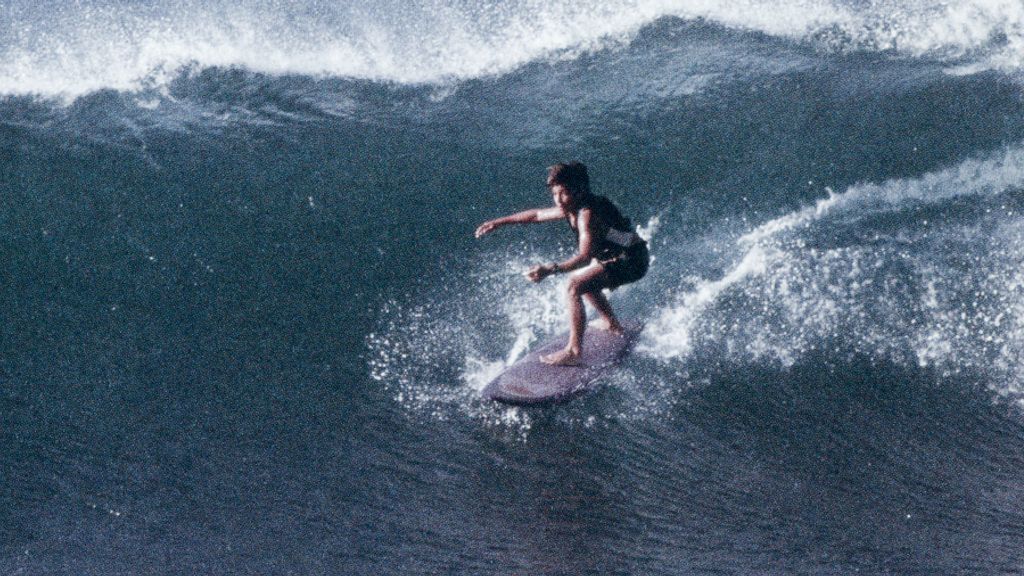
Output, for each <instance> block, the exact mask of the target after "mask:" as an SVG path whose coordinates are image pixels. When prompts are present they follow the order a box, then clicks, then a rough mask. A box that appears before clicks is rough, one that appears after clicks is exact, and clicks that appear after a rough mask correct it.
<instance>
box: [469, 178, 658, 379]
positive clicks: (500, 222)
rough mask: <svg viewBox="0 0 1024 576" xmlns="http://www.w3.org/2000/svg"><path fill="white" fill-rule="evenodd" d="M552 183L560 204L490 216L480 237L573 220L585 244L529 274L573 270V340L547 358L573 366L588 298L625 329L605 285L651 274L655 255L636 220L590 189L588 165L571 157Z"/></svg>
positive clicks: (538, 277) (607, 320)
mask: <svg viewBox="0 0 1024 576" xmlns="http://www.w3.org/2000/svg"><path fill="white" fill-rule="evenodd" d="M547 186H548V188H549V189H550V190H551V196H552V200H553V201H554V204H555V205H554V206H552V207H548V208H535V209H531V210H525V211H522V212H517V213H515V214H510V215H508V216H503V217H501V218H496V219H494V220H488V221H487V222H484V223H483V224H481V225H480V226H479V227H478V228H477V229H476V237H477V238H479V237H481V236H483V235H484V234H487V233H489V232H491V231H492V230H494V229H496V228H498V227H501V226H505V225H507V224H529V223H533V222H550V221H554V220H567V221H568V223H569V227H570V228H572V230H573V232H574V233H575V234H576V237H577V240H578V243H579V246H578V249H577V252H576V254H575V255H574V256H572V257H571V258H569V259H568V260H565V261H562V262H552V263H550V264H538V265H537V266H534V267H533V268H531V269H530V270H529V271H528V272H527V273H526V276H527V278H529V279H530V280H531V281H533V282H540V281H542V280H544V279H545V278H547V277H548V276H551V275H553V274H559V273H563V272H566V273H568V272H572V273H573V274H572V276H571V277H570V278H569V283H568V285H567V287H566V303H567V306H568V311H569V341H568V343H567V344H566V346H565V348H564V349H562V350H560V351H558V352H555V353H553V354H548V355H546V356H543V357H542V358H541V359H542V360H543V361H544V362H546V363H548V364H555V365H559V366H573V365H576V364H578V363H579V361H580V354H581V350H582V346H583V335H584V331H585V330H586V312H585V310H584V307H583V300H584V299H586V300H587V302H589V303H590V304H591V305H592V306H593V307H594V309H595V310H597V313H598V315H599V316H600V317H601V324H602V325H601V327H602V328H603V329H606V330H610V331H612V332H615V333H622V331H623V327H622V325H621V324H620V323H619V321H618V319H617V318H616V317H615V313H614V312H613V311H612V307H611V303H609V302H608V298H607V297H606V296H605V295H604V294H603V292H602V290H603V289H605V288H608V289H611V290H614V289H615V288H617V287H619V286H622V285H623V284H628V283H630V282H636V281H637V280H639V279H640V278H642V277H643V276H644V275H645V274H646V273H647V267H648V264H649V263H650V256H649V255H648V251H647V243H646V242H645V241H644V240H643V239H642V238H640V236H639V235H637V234H636V232H634V231H633V230H632V228H633V226H632V223H631V222H630V220H629V219H628V218H626V217H624V216H623V215H622V213H621V212H620V211H619V209H618V208H617V207H616V206H615V204H613V203H612V202H611V201H610V200H608V199H607V198H605V197H603V196H599V195H597V194H593V193H592V192H591V191H590V176H589V174H588V173H587V167H586V166H585V165H583V164H582V163H580V162H569V163H567V164H561V163H560V164H555V165H554V166H551V167H550V168H548V178H547Z"/></svg>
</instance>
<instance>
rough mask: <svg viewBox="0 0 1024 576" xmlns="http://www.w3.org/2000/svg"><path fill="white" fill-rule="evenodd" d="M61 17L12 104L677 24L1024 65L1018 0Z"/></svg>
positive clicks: (1023, 10)
mask: <svg viewBox="0 0 1024 576" xmlns="http://www.w3.org/2000/svg"><path fill="white" fill-rule="evenodd" d="M57 8H58V7H55V6H46V5H38V4H32V3H29V2H27V1H26V0H16V1H15V2H14V3H12V4H11V5H10V6H8V8H7V14H8V17H9V18H10V20H11V22H10V24H11V25H10V27H9V32H8V33H6V34H5V35H4V36H0V94H6V95H11V94H37V95H43V96H47V97H64V98H73V97H76V96H80V95H83V94H86V93H89V92H93V91H96V90H100V89H115V90H138V89H142V88H147V87H153V86H157V87H159V86H161V85H163V84H164V83H166V82H167V81H168V80H169V79H173V78H174V77H176V76H177V75H178V74H179V73H180V72H181V71H182V70H185V69H190V68H193V67H198V68H200V69H202V68H205V67H240V68H245V69H249V70H253V71H256V72H261V73H270V74H304V75H328V76H337V77H352V78H360V79H370V80H378V81H389V82H400V83H438V82H446V81H451V80H459V79H466V78H474V77H480V76H486V75H493V74H501V73H504V72H507V71H510V70H514V69H516V68H517V67H519V66H521V65H523V64H525V63H528V62H531V61H535V60H538V59H544V58H551V57H554V56H559V57H572V56H574V55H576V54H580V53H583V52H586V51H588V50H593V49H597V48H601V47H605V46H608V45H610V44H613V45H614V44H621V43H623V42H627V41H628V40H629V39H630V38H631V37H632V35H634V34H635V33H636V32H637V31H638V30H640V29H641V28H642V27H643V26H645V25H647V24H649V23H651V22H653V21H655V20H657V19H659V18H662V17H666V16H669V17H677V18H681V19H684V20H704V21H707V22H711V23H714V24H716V25H720V26H724V27H728V28H735V29H739V30H750V31H757V32H764V33H767V34H770V35H773V36H779V37H784V38H788V39H793V40H796V41H798V42H805V41H809V42H811V43H813V44H816V45H819V46H822V47H824V48H826V49H840V50H846V49H867V50H897V51H899V52H901V53H905V54H909V55H911V56H920V55H938V56H940V57H953V58H960V57H962V56H964V55H967V54H973V53H975V52H977V51H979V50H980V51H983V52H984V51H988V52H989V53H987V54H983V55H982V56H984V57H985V58H989V59H994V60H996V61H998V62H997V64H994V65H998V66H999V67H1002V68H1009V69H1018V68H1019V67H1020V66H1021V62H1022V60H1024V5H1022V4H1020V3H1019V2H1017V1H1016V0H969V1H965V2H958V3H955V4H954V3H946V2H934V1H924V0H918V1H914V2H909V3H907V2H887V1H873V2H870V3H867V5H866V6H865V5H864V3H855V2H849V1H839V0H833V1H831V2H817V1H810V0H743V1H740V2H721V1H711V0H674V1H673V0H613V1H602V2H598V1H595V0H577V1H574V2H561V3H555V4H552V3H547V2H539V1H537V0H517V1H513V2H485V1H467V0H419V1H417V2H413V3H406V2H393V1H385V2H378V3H374V4H372V5H367V6H364V5H360V4H357V3H356V4H345V5H339V4H336V3H330V2H325V1H322V0H305V1H303V2H299V3H294V4H292V3H282V2H278V1H276V0H258V1H255V2H249V3H246V4H245V5H244V6H243V7H239V6H238V5H236V4H234V3H227V2H224V3H219V2H213V3H198V2H195V1H194V0H173V1H168V2H163V3H152V4H143V5H133V6H125V5H123V4H121V3H119V2H106V1H102V0H97V1H95V2H90V3H75V4H74V5H71V6H59V9H57ZM55 9H56V13H54V10H55Z"/></svg>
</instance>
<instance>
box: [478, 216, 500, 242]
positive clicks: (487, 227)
mask: <svg viewBox="0 0 1024 576" xmlns="http://www.w3.org/2000/svg"><path fill="white" fill-rule="evenodd" d="M497 227H498V223H497V222H495V221H494V220H488V221H487V222H484V223H483V224H481V225H480V226H479V227H478V228H477V229H476V234H475V236H476V237H477V238H479V237H481V236H483V235H484V234H487V233H488V232H490V231H491V230H494V229H495V228H497Z"/></svg>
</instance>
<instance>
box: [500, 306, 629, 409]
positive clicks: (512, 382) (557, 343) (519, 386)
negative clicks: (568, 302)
mask: <svg viewBox="0 0 1024 576" xmlns="http://www.w3.org/2000/svg"><path fill="white" fill-rule="evenodd" d="M622 325H623V327H624V328H625V329H626V331H625V333H624V334H622V335H618V334H612V333H611V332H608V331H606V330H598V329H596V328H588V329H587V331H586V333H585V334H584V336H583V350H582V353H581V354H580V360H581V363H580V365H579V366H551V365H550V364H545V363H544V362H541V360H540V357H541V356H543V355H545V354H551V353H552V352H557V351H558V350H560V349H562V348H564V347H565V343H566V342H567V341H568V339H569V333H568V332H566V333H564V334H559V335H558V336H556V337H554V338H552V339H551V340H548V341H546V342H544V343H543V344H541V345H540V346H539V347H538V348H537V349H535V350H533V351H531V352H530V353H529V354H527V355H526V356H524V357H523V358H522V359H520V360H519V361H518V362H516V363H514V364H512V365H511V366H509V367H508V368H506V369H505V371H504V372H502V373H501V374H500V375H498V377H497V378H495V379H494V380H492V381H491V382H490V384H488V385H487V386H486V387H484V389H483V391H482V392H481V394H483V396H484V398H489V399H491V400H497V401H498V402H504V403H505V404H518V405H527V404H547V403H555V402H563V401H565V400H568V399H570V398H572V397H574V396H576V395H577V394H580V393H582V392H584V391H586V390H587V389H588V388H590V387H591V386H592V385H593V384H594V381H595V380H597V378H598V377H599V376H601V375H602V374H603V373H604V372H606V371H607V370H608V369H610V368H612V367H613V366H615V365H616V364H618V362H619V361H620V360H621V359H622V357H623V356H625V355H626V354H627V353H628V352H629V350H630V349H631V348H632V346H633V343H635V342H636V339H637V336H639V335H640V331H641V330H642V329H643V324H642V323H640V322H623V324H622Z"/></svg>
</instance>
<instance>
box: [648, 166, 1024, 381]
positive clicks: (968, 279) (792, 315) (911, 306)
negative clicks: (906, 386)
mask: <svg viewBox="0 0 1024 576" xmlns="http://www.w3.org/2000/svg"><path fill="white" fill-rule="evenodd" d="M1022 188H1024V148H1020V147H1017V148H1012V149H1007V150H1004V151H1003V152H1001V153H998V154H994V155H992V156H991V157H989V158H984V159H974V160H967V161H964V162H962V163H960V164H959V165H957V166H954V167H951V168H948V169H945V170H939V171H936V172H933V173H930V174H927V175H924V176H922V177H920V178H913V179H901V180H892V181H888V182H884V183H881V184H861V185H856V186H852V187H851V188H849V189H848V190H847V191H845V192H843V193H841V194H834V193H830V194H829V196H828V197H827V198H824V199H822V200H821V201H819V202H818V203H816V204H815V205H813V206H809V207H807V208H805V209H803V210H799V211H796V212H793V213H790V214H786V215H784V216H782V217H779V218H777V219H774V220H771V221H768V222H766V223H764V224H762V225H761V226H759V227H757V228H756V229H754V230H752V231H751V232H750V233H748V234H746V235H745V236H743V237H741V238H740V239H739V240H738V241H737V243H736V245H735V248H736V249H737V251H738V254H739V255H740V257H739V258H738V263H737V264H735V265H734V266H733V267H732V268H731V269H730V270H729V271H727V272H726V273H725V274H724V275H723V277H722V278H720V279H718V280H711V281H697V282H687V284H690V285H691V286H692V288H689V289H687V290H686V291H684V292H683V293H682V294H681V295H680V296H678V297H676V298H674V299H673V301H672V302H671V303H670V304H668V305H666V306H663V307H662V308H661V309H660V310H659V311H658V313H657V314H656V315H655V318H654V320H653V321H652V322H650V323H649V324H648V329H647V331H646V334H645V340H644V342H643V343H642V345H641V346H640V350H641V351H642V352H644V353H646V354H648V355H650V356H652V357H654V358H657V359H660V360H662V361H665V362H679V361H682V362H684V363H685V362H686V361H687V360H688V359H690V358H691V357H693V356H694V355H695V354H696V353H698V351H700V352H701V353H704V354H712V355H720V357H724V358H729V359H732V360H734V361H738V362H747V361H752V360H759V359H766V358H768V359H771V360H773V361H777V362H780V363H781V364H783V365H792V364H793V363H794V362H796V361H798V360H799V359H800V358H802V357H804V356H805V355H806V354H807V353H808V352H810V351H813V350H820V349H821V348H822V347H823V346H829V345H831V343H835V342H841V343H843V345H844V346H846V347H847V349H848V350H851V349H852V350H856V351H859V352H862V353H865V354H870V355H874V356H881V357H885V358H890V359H897V360H899V361H906V362H910V363H913V364H916V365H919V366H926V367H937V368H938V369H941V370H950V371H962V370H976V371H979V372H984V373H986V374H989V375H990V376H991V377H992V382H997V383H998V386H997V387H998V388H999V389H1000V390H1002V391H1004V392H1008V393H1012V392H1013V390H1014V388H1015V387H1016V388H1018V389H1019V385H1015V384H1014V382H1017V383H1018V384H1019V381H1020V376H1021V375H1022V374H1024V362H1022V359H1024V296H1022V292H1021V290H1020V286H1021V285H1024V272H1022V270H1024V223H1022V222H1021V221H1020V219H1019V216H1018V215H1016V214H1014V213H1013V210H1012V208H1010V207H1007V206H1005V200H1004V198H1005V195H1006V194H1010V193H1016V192H1017V191H1020V190H1021V189H1022ZM964 196H966V197H972V201H971V204H972V206H974V208H975V211H976V212H977V213H976V214H975V215H974V216H972V217H970V218H965V219H960V218H949V217H946V218H943V219H942V220H941V221H939V222H931V223H928V222H926V220H925V218H924V217H914V216H913V215H914V214H917V213H918V209H919V208H921V207H924V206H935V208H933V210H938V212H936V213H938V214H942V213H943V210H944V209H947V208H949V206H950V205H949V204H948V203H949V202H950V201H951V200H955V199H957V198H960V197H964ZM979 207H987V209H986V210H979V209H978V208H979ZM958 213H959V212H958V211H957V210H955V209H954V210H951V211H949V212H948V214H951V215H956V214H958ZM879 214H900V215H901V217H900V218H892V217H888V218H885V219H883V220H882V221H884V222H885V224H880V225H879V224H873V223H870V222H869V221H868V220H867V218H869V217H870V216H872V215H879ZM896 223H898V227H897V228H895V229H894V228H893V226H894V224H896ZM878 226H881V227H878ZM833 230H838V231H843V230H846V231H853V232H855V233H856V235H857V236H858V237H860V238H863V240H862V241H861V242H858V243H854V244H850V243H849V241H848V240H845V241H841V242H839V243H838V245H831V240H830V239H831V238H832V237H833V235H832V234H831V231H833ZM840 237H843V234H842V233H841V234H840Z"/></svg>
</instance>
